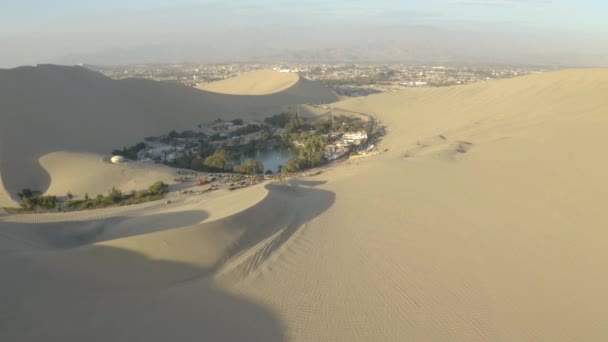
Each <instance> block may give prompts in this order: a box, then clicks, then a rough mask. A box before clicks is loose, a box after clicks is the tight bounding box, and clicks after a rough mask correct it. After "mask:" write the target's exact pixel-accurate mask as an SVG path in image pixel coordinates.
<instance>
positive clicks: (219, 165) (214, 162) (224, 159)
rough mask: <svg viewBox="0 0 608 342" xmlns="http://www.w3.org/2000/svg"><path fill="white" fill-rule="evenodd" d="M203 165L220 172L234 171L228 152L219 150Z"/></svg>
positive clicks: (206, 159)
mask: <svg viewBox="0 0 608 342" xmlns="http://www.w3.org/2000/svg"><path fill="white" fill-rule="evenodd" d="M203 165H204V166H206V167H208V168H210V169H214V170H218V171H232V164H231V163H230V155H229V154H228V152H226V150H223V149H219V150H217V151H215V152H214V153H213V154H212V155H210V156H209V157H207V158H205V161H204V162H203Z"/></svg>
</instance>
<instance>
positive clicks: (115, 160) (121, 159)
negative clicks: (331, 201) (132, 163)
mask: <svg viewBox="0 0 608 342" xmlns="http://www.w3.org/2000/svg"><path fill="white" fill-rule="evenodd" d="M110 161H111V162H112V164H122V163H126V162H127V159H125V157H123V156H114V157H112V159H110Z"/></svg>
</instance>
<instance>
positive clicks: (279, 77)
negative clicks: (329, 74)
mask: <svg viewBox="0 0 608 342" xmlns="http://www.w3.org/2000/svg"><path fill="white" fill-rule="evenodd" d="M299 81H300V76H298V74H296V73H292V72H278V71H274V70H257V71H252V72H249V73H246V74H243V75H240V76H238V77H232V78H228V79H225V80H222V81H217V82H211V83H204V84H201V85H199V86H198V88H199V89H202V90H207V91H211V92H214V93H223V94H236V95H267V94H273V93H278V92H281V91H284V90H286V89H288V88H290V87H292V86H294V85H296V83H298V82H299Z"/></svg>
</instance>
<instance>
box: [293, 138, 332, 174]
mask: <svg viewBox="0 0 608 342" xmlns="http://www.w3.org/2000/svg"><path fill="white" fill-rule="evenodd" d="M325 146H327V139H326V138H324V137H323V136H320V135H316V134H313V135H311V136H310V137H308V139H307V140H306V142H305V143H304V147H302V148H301V149H300V158H301V159H303V160H304V161H305V162H306V165H307V166H308V167H315V166H319V165H321V164H323V163H324V162H325Z"/></svg>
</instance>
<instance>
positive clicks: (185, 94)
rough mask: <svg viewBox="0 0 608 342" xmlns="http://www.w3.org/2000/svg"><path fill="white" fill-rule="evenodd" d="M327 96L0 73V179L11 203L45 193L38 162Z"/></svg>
mask: <svg viewBox="0 0 608 342" xmlns="http://www.w3.org/2000/svg"><path fill="white" fill-rule="evenodd" d="M336 99H337V98H336V97H335V95H334V94H333V93H332V92H331V91H330V90H329V89H327V88H325V87H323V86H321V85H319V84H316V83H314V82H311V81H304V80H301V82H298V85H296V86H295V88H293V89H290V90H288V91H284V92H280V93H276V94H270V95H260V96H244V95H226V94H217V93H211V92H207V91H201V90H197V89H193V88H188V87H184V86H180V85H177V84H171V83H164V82H154V81H147V80H140V79H127V80H112V79H110V78H107V77H105V76H103V75H101V74H98V73H96V72H93V71H90V70H87V69H84V68H81V67H65V66H57V65H39V66H37V67H21V68H16V69H9V70H0V149H2V151H1V152H0V157H1V159H0V175H2V181H3V184H4V191H2V192H0V198H2V197H6V196H3V195H2V193H6V192H8V193H9V194H11V195H12V196H13V197H14V196H15V194H16V193H17V192H19V191H20V190H21V189H23V188H26V187H29V188H36V189H38V190H46V189H47V188H48V187H49V186H50V176H49V175H48V173H47V172H45V171H44V169H43V168H42V167H41V166H40V164H39V162H38V160H39V159H40V158H41V157H42V156H44V155H46V154H48V153H51V152H57V151H70V152H85V153H97V154H107V153H109V152H110V151H112V150H113V149H116V148H121V147H122V146H130V145H132V144H134V143H137V142H138V141H142V140H143V138H144V137H147V136H154V135H160V134H166V133H167V132H168V131H171V130H172V129H176V130H185V129H196V126H197V125H198V124H200V123H204V122H209V121H211V120H214V119H216V118H218V117H221V118H225V119H234V118H243V119H248V118H249V119H261V118H263V117H266V116H268V115H271V114H275V113H279V112H281V111H282V110H283V109H284V108H285V107H286V106H288V105H295V104H299V103H321V102H333V101H336Z"/></svg>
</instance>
